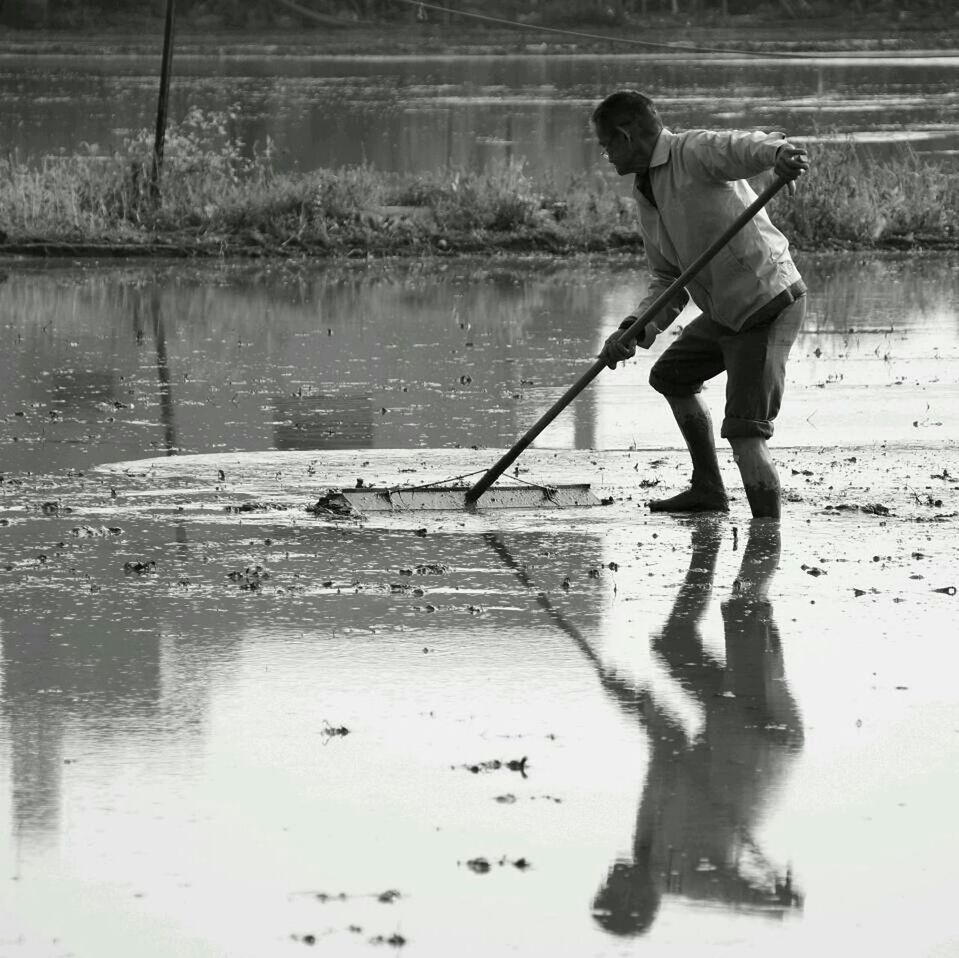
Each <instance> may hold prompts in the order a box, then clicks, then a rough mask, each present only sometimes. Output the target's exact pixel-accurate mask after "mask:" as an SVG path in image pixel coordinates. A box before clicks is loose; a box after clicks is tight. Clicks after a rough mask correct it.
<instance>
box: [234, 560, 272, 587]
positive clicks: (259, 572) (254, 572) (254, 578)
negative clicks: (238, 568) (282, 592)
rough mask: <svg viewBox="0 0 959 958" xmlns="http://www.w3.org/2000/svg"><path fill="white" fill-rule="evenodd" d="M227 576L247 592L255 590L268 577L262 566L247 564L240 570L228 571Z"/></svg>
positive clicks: (268, 574)
mask: <svg viewBox="0 0 959 958" xmlns="http://www.w3.org/2000/svg"><path fill="white" fill-rule="evenodd" d="M227 578H228V579H229V580H230V581H231V582H235V583H236V584H237V585H238V586H239V587H240V588H241V589H244V590H246V591H247V592H256V591H257V590H258V589H260V588H261V587H262V585H263V583H264V582H265V581H266V580H267V579H269V578H270V573H269V572H267V571H266V569H264V568H263V566H260V565H257V566H247V567H246V568H245V569H244V570H243V571H242V572H229V573H227Z"/></svg>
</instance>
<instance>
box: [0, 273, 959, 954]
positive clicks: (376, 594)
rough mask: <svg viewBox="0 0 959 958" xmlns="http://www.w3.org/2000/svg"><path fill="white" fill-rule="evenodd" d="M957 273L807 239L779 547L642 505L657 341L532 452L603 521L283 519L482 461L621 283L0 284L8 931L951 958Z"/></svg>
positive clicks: (423, 279) (98, 937)
mask: <svg viewBox="0 0 959 958" xmlns="http://www.w3.org/2000/svg"><path fill="white" fill-rule="evenodd" d="M957 266H959V264H957V263H956V261H955V260H954V259H952V258H944V257H930V258H918V259H912V260H895V259H891V260H881V261H874V260H869V259H863V258H861V257H850V258H847V259H841V260H837V259H829V260H826V259H822V260H812V259H806V260H804V261H802V269H803V272H804V274H805V276H806V278H807V280H808V281H809V283H810V286H811V290H812V292H811V296H810V307H811V310H810V323H809V328H808V330H807V332H806V333H805V334H804V336H803V338H802V339H801V340H800V342H799V343H798V344H797V347H796V353H795V356H794V361H793V363H792V372H791V379H790V384H789V391H788V393H787V403H786V405H787V409H786V410H784V414H783V416H782V419H781V421H780V438H779V439H778V441H777V443H776V446H775V456H776V458H777V461H778V462H779V464H780V471H781V473H782V476H783V480H784V487H785V490H786V499H787V514H786V518H785V520H784V522H783V524H782V531H781V541H777V538H776V535H775V527H770V526H769V525H768V524H763V523H759V524H752V525H751V524H750V523H749V521H748V519H747V517H746V506H745V503H744V502H743V501H742V497H741V495H740V494H738V492H737V491H736V489H735V479H734V474H735V468H734V466H733V465H732V463H731V461H730V459H729V457H728V454H726V453H724V454H723V456H722V464H723V469H724V471H725V472H726V473H727V475H728V477H729V479H730V484H731V488H732V489H733V491H734V495H735V496H736V498H735V500H734V502H733V507H732V512H731V513H730V515H729V516H728V517H724V518H704V519H698V520H694V521H684V520H676V519H673V518H667V517H652V516H650V515H649V514H648V512H647V511H646V509H645V508H644V507H643V505H642V504H643V502H644V500H645V498H646V497H647V496H649V495H650V494H658V493H659V492H660V491H662V492H664V493H666V494H668V493H669V492H670V491H672V490H674V489H676V488H678V487H679V485H680V484H681V483H682V482H683V481H684V478H685V475H686V464H685V461H684V459H685V457H684V454H683V453H682V452H680V451H679V450H678V449H677V448H676V445H677V437H676V436H674V435H673V434H672V432H671V429H670V427H669V424H668V423H667V422H666V417H665V416H664V411H663V409H662V408H661V404H660V403H658V402H656V400H655V397H652V396H650V395H649V390H648V388H647V387H644V385H643V382H644V378H645V373H646V367H647V366H648V363H649V360H648V359H642V360H640V361H637V362H635V363H632V364H630V365H629V366H628V367H627V368H626V369H625V370H618V371H616V372H615V373H604V374H603V375H602V376H601V377H600V378H599V379H598V380H597V382H596V383H594V384H593V386H592V387H590V389H589V390H588V391H587V392H586V393H584V395H583V396H582V397H580V399H579V400H578V401H577V403H576V404H575V408H574V410H572V411H571V413H570V414H569V415H568V416H565V417H564V418H563V419H561V420H560V421H558V422H557V423H556V424H554V429H555V431H553V430H552V429H551V430H550V431H547V433H545V434H544V436H543V442H542V443H541V444H540V445H539V446H538V447H537V448H535V449H532V450H529V451H528V452H527V453H526V454H524V457H523V458H522V459H521V460H520V464H521V465H522V467H523V469H524V472H523V474H522V476H523V477H524V478H527V479H531V480H534V481H539V482H544V481H548V482H591V483H592V484H593V485H594V488H595V490H596V491H597V493H598V494H600V495H602V496H603V497H608V498H609V499H611V500H612V501H611V504H610V505H608V506H606V507H604V508H594V509H581V510H563V511H560V512H545V511H535V510H534V511H522V512H496V511H484V510H483V509H481V510H480V511H479V512H478V513H476V514H467V513H462V514H460V513H437V514H416V515H408V514H407V515H404V514H397V515H390V514H382V515H375V516H372V517H370V518H369V519H368V520H366V521H357V520H336V521H334V520H331V519H324V518H320V517H315V516H313V515H311V514H309V513H307V512H306V511H305V506H307V505H308V504H310V503H312V502H313V501H314V500H315V499H316V496H317V495H318V493H321V492H323V491H324V490H325V489H326V488H328V487H329V486H351V485H353V484H354V483H355V481H356V479H357V478H363V479H364V481H366V482H368V483H369V482H374V483H377V484H379V483H382V484H391V483H414V482H415V483H418V482H429V481H433V480H435V479H439V478H443V477H448V476H451V475H460V474H472V473H475V472H476V471H477V470H478V469H479V470H482V469H484V468H485V467H487V466H488V465H490V464H491V461H492V458H493V452H494V450H493V449H490V448H485V447H487V446H495V447H499V446H503V445H506V444H509V443H510V442H512V441H513V440H514V439H515V438H516V437H517V436H518V434H519V433H520V432H521V431H522V430H523V429H525V428H526V426H527V425H528V424H529V423H530V422H531V421H532V419H533V418H534V417H535V416H536V415H538V414H539V412H541V411H542V410H543V409H544V408H545V407H546V406H548V404H549V403H550V402H551V401H552V400H553V399H554V398H555V396H557V395H558V394H559V393H560V392H561V391H562V389H564V388H565V386H566V385H568V383H569V381H571V379H573V378H575V376H576V375H577V374H578V372H579V370H580V369H581V368H582V367H583V365H584V364H588V363H589V362H590V361H591V359H590V357H591V355H592V353H593V352H594V351H595V349H596V347H597V344H598V343H600V342H602V340H603V339H604V338H605V335H606V333H607V330H608V329H609V328H611V327H612V326H613V325H615V323H617V322H618V320H619V318H620V317H621V315H622V313H623V312H624V309H626V308H628V306H627V304H629V305H630V306H631V305H632V301H633V298H634V296H635V295H636V294H637V293H638V292H639V287H640V286H641V284H642V278H641V276H637V275H636V272H635V270H633V269H630V268H627V266H626V265H625V264H624V263H618V264H611V263H610V262H609V261H595V262H590V261H580V262H574V263H567V264H563V265H562V266H560V267H557V268H551V269H547V268H545V267H544V264H543V262H542V261H518V262H506V261H504V262H501V263H495V264H491V263H490V262H488V261H486V262H482V263H481V262H475V263H464V262H461V261H456V262H449V263H446V262H443V263H438V264H437V263H432V264H409V263H404V264H400V263H396V264H387V265H381V266H372V267H367V266H365V265H364V266H356V267H342V268H341V267H336V268H328V267H311V268H303V269H299V268H292V267H288V266H282V265H274V266H270V267H265V268H260V267H254V266H250V265H248V264H243V265H225V266H213V267H207V266H199V267H187V266H185V265H184V264H182V263H179V264H175V265H170V266H144V265H142V264H138V265H129V266H116V265H113V266H108V267H89V266H69V265H61V266H59V267H56V268H49V267H45V266H41V265H38V264H35V263H29V264H9V265H8V267H7V279H6V282H5V283H3V284H2V285H0V316H2V317H3V325H2V329H0V334H2V336H3V349H2V351H0V357H2V358H0V364H2V365H0V384H2V385H0V413H2V417H3V418H2V420H0V443H2V448H3V452H4V459H3V470H2V476H0V478H2V483H0V492H2V498H0V541H2V543H3V547H4V548H3V554H2V557H0V863H2V865H3V871H2V874H0V929H2V931H0V955H3V956H7V955H10V956H21V955H29V956H44V958H46V956H54V955H58V956H59V955H63V954H71V955H77V956H80V958H111V956H114V955H115V956H120V955H129V954H137V955H144V956H148V958H149V956H154V955H155V956H157V958H160V956H163V958H166V956H169V955H172V954H176V955H181V954H182V955H196V956H203V958H207V956H230V958H236V956H245V955H250V956H251V958H252V956H258V958H259V956H262V955H264V954H280V953H286V952H287V951H289V952H290V953H292V954H297V953H303V952H304V949H306V948H309V947H310V944H311V943H313V944H314V945H315V946H316V947H325V948H326V949H327V950H328V951H332V952H333V953H334V954H337V955H340V954H353V953H354V952H356V953H360V952H366V953H369V952H370V950H371V949H373V950H374V951H375V948H376V946H377V945H380V946H381V947H382V949H390V948H393V947H400V946H401V942H402V947H403V948H404V951H405V950H409V951H411V952H413V953H417V954H423V955H430V956H434V955H435V956H446V955H450V954H454V953H469V954H472V953H477V954H479V953H485V954H505V953H512V954H517V955H523V956H531V955H540V954H550V955H558V954H577V955H590V956H605V955H624V954H633V953H637V952H640V951H644V952H646V951H648V950H649V949H651V948H652V949H654V950H657V951H662V952H665V951H670V950H671V951H680V952H681V953H682V954H683V955H686V954H713V953H715V952H717V951H720V952H725V953H729V954H735V955H741V954H747V955H748V954H760V953H762V954H768V952H769V950H770V949H776V951H777V953H779V954H795V955H800V954H802V955H807V954H809V952H810V951H811V950H818V951H820V952H822V953H826V954H829V953H832V952H834V951H835V950H836V949H837V944H838V946H839V947H840V948H842V949H843V950H849V951H850V952H856V953H867V954H868V953H872V954H885V953H890V952H891V951H893V950H895V951H896V952H898V953H901V954H910V955H921V956H926V955H929V956H932V955H942V954H951V953H953V952H954V951H955V950H956V949H957V948H959V935H957V932H956V927H955V922H954V921H953V920H952V918H951V915H952V904H951V901H952V885H953V882H952V880H951V879H952V863H953V861H954V860H955V856H956V854H957V853H959V842H957V840H956V837H955V829H954V828H953V827H952V822H953V808H954V805H955V796H956V792H957V776H956V771H955V770H956V768H957V759H959V745H957V743H959V737H957V735H956V732H957V730H959V703H957V700H956V696H955V690H954V683H953V681H952V676H953V675H954V673H955V666H956V652H955V641H954V638H953V635H954V631H955V629H954V623H955V609H956V602H957V601H959V599H957V598H956V596H955V592H954V587H955V586H959V553H957V548H956V522H957V518H956V517H957V514H959V504H957V503H959V486H957V482H956V478H957V474H959V470H957V469H956V468H955V466H954V464H953V459H954V445H955V441H956V438H957V420H956V416H955V410H956V408H957V404H956V390H957V386H959V321H957V319H959V315H957V307H956V303H957V302H959V297H957V295H956V292H957V291H956V284H957V282H959V271H957ZM659 348H661V345H660V344H657V346H656V347H655V349H654V351H655V350H658V349H659ZM709 396H710V401H711V402H713V403H715V402H717V401H718V400H719V399H720V397H721V389H720V388H716V389H713V390H711V392H710V393H709ZM456 444H459V445H460V446H462V447H463V448H459V449H456V448H452V447H453V446H454V445H456ZM473 444H478V445H480V446H482V447H484V448H480V449H477V450H473V449H470V448H468V447H469V446H470V445H473ZM170 452H175V453H177V455H167V453H170ZM144 457H154V458H151V459H145V458H144ZM524 760H525V762H524ZM510 763H513V766H514V767H510ZM474 769H475V770H474ZM904 915H908V916H909V920H908V921H906V920H905V919H904V917H903V916H904Z"/></svg>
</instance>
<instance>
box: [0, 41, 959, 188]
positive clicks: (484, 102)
mask: <svg viewBox="0 0 959 958" xmlns="http://www.w3.org/2000/svg"><path fill="white" fill-rule="evenodd" d="M158 73H159V38H158V41H157V56H156V57H155V58H151V57H148V56H147V57H144V56H142V55H139V54H130V55H126V56H124V55H105V54H104V53H103V51H101V50H97V52H95V53H90V54H89V55H82V54H77V55H73V56H67V55H59V54H57V55H55V54H39V53H18V54H9V53H8V54H4V55H0V96H2V97H3V102H4V110H3V114H2V116H0V142H2V143H3V144H4V149H5V150H7V151H8V152H11V153H13V154H15V155H19V156H21V157H23V156H32V157H44V156H45V157H53V156H56V155H58V154H59V153H62V152H65V153H67V154H73V153H78V152H79V153H83V152H86V151H87V150H88V149H89V145H91V144H93V145H96V147H98V148H99V149H100V150H104V151H107V152H109V151H111V150H114V149H116V148H117V147H118V146H119V145H120V144H121V143H122V141H123V139H124V136H125V135H127V134H129V133H130V131H135V130H140V129H152V128H153V123H154V119H155V111H156V97H157V86H158V79H157V77H158ZM957 77H959V56H956V55H951V54H949V53H922V52H916V53H914V54H910V55H901V54H889V55H879V54H877V55H870V56H858V55H852V56H838V55H822V56H806V57H803V58H797V59H795V60H782V59H775V58H765V59H764V58H762V57H748V58H736V57H730V56H710V55H701V54H692V53H685V52H682V51H679V50H677V51H676V52H675V53H669V54H653V55H622V54H620V55H614V54H603V55H601V56H599V55H596V54H580V55H560V54H551V55H549V56H544V55H535V54H526V55H521V54H515V55H500V56H493V55H488V56H435V55H432V56H393V57H390V56H324V55H309V54H304V53H303V51H302V47H299V48H297V50H296V51H295V52H293V53H289V52H286V53H284V52H283V51H282V49H280V48H277V47H275V46H274V47H271V48H270V49H269V50H262V51H259V52H258V51H257V50H256V49H255V48H249V49H248V50H247V51H246V52H243V53H236V52H234V53H226V52H221V54H220V55H219V56H217V55H211V54H210V53H209V51H204V53H203V54H196V53H191V52H190V50H189V49H186V50H183V51H181V52H179V53H178V54H177V57H176V60H175V65H174V81H173V85H172V90H171V98H172V99H171V112H170V116H171V119H173V120H181V119H183V117H184V116H185V115H186V113H187V111H188V110H189V109H190V108H193V107H199V108H201V109H203V110H208V111H218V112H226V111H229V112H231V114H232V119H231V121H230V123H229V131H228V132H229V135H230V136H231V137H233V138H236V139H239V140H242V142H243V143H245V144H246V145H247V147H250V146H251V145H253V144H259V145H260V146H261V147H262V146H263V145H264V144H265V143H266V140H267V137H269V138H271V139H272V140H273V142H274V144H275V146H276V149H277V153H276V156H275V163H276V165H277V167H278V168H280V169H297V168H298V169H314V168H316V167H320V166H341V165H352V164H359V163H370V164H372V165H373V166H375V167H376V168H378V169H382V170H395V171H399V172H403V173H408V172H423V171H429V170H436V169H443V168H446V167H449V166H453V167H457V168H463V169H471V170H479V169H486V168H488V167H489V165H490V164H495V163H503V162H509V161H513V160H517V161H522V162H523V163H525V164H526V165H527V167H528V169H529V170H530V171H531V172H532V173H534V174H536V175H542V174H544V173H546V172H550V171H551V172H554V173H557V174H560V175H566V174H568V173H573V174H580V173H581V172H582V171H584V170H591V169H593V167H595V165H596V161H597V158H598V155H597V150H596V146H595V142H594V137H593V136H592V131H591V130H590V128H589V114H590V112H591V110H592V108H593V107H594V106H595V105H596V103H597V102H598V101H599V100H600V99H601V98H602V97H603V96H605V95H606V94H607V93H609V92H611V91H612V90H614V89H617V88H620V87H639V88H642V89H643V90H645V91H646V92H647V93H649V94H650V95H652V96H653V97H654V98H656V100H657V102H658V103H659V104H660V107H661V108H662V110H663V114H664V116H665V117H666V119H667V123H668V124H670V125H674V126H675V127H677V128H683V127H685V128H688V127H695V126H707V127H713V126H721V127H731V128H742V127H745V128H752V127H759V128H764V129H776V130H784V131H786V132H788V134H789V135H790V136H793V137H801V138H803V141H804V142H819V141H823V140H829V139H834V138H836V137H837V136H850V135H851V136H854V137H855V138H856V139H858V140H860V141H861V142H863V143H864V144H867V145H868V148H869V149H871V150H878V151H881V150H890V149H893V148H895V147H896V146H897V144H902V143H904V142H905V143H909V144H910V145H912V146H913V147H914V148H915V149H916V150H919V151H923V152H927V153H931V154H934V155H938V156H942V155H946V154H951V153H954V152H955V151H956V150H957V149H959V123H957V121H956V107H957V104H959V94H957V93H956V88H957V82H956V81H957Z"/></svg>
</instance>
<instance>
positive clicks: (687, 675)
mask: <svg viewBox="0 0 959 958" xmlns="http://www.w3.org/2000/svg"><path fill="white" fill-rule="evenodd" d="M721 541H722V529H721V527H720V525H719V524H718V523H715V522H712V521H709V520H706V521H704V520H702V519H698V520H695V521H694V524H693V528H692V542H691V548H692V553H691V555H690V557H689V569H688V570H687V571H686V578H685V579H684V580H683V584H682V586H681V587H680V589H679V592H678V593H677V595H676V600H675V601H674V602H673V607H672V609H671V610H670V613H669V618H668V619H667V620H666V622H665V624H664V625H663V628H662V630H661V631H660V633H659V634H658V635H656V636H655V637H654V639H653V649H654V651H655V652H656V653H657V655H659V656H661V657H662V658H663V660H664V661H665V662H666V664H667V665H668V666H669V670H670V672H671V673H672V675H673V676H674V677H675V678H676V679H678V680H679V682H680V683H681V684H682V686H683V687H684V688H685V689H686V690H687V691H689V692H691V693H692V694H693V695H695V696H697V697H699V696H707V695H709V694H710V693H712V692H714V691H716V690H717V689H718V687H719V684H720V682H721V673H722V669H721V668H720V667H719V665H718V664H717V663H716V662H715V661H714V660H713V659H711V658H710V657H709V656H708V655H707V654H706V653H705V652H704V651H703V645H702V640H701V638H700V635H699V623H700V621H701V620H702V618H703V615H704V614H705V613H706V609H707V608H708V607H709V602H710V598H711V592H712V584H713V576H714V574H715V571H716V561H717V558H718V556H719V545H720V542H721Z"/></svg>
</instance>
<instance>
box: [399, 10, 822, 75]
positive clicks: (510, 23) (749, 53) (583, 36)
mask: <svg viewBox="0 0 959 958" xmlns="http://www.w3.org/2000/svg"><path fill="white" fill-rule="evenodd" d="M393 2H394V3H404V4H406V5H407V6H409V7H417V8H419V9H423V10H436V11H438V12H440V13H449V14H455V15H456V16H458V17H471V18H472V19H473V20H483V21H484V22H486V23H498V24H500V25H501V26H505V27H516V28H518V29H520V30H534V31H537V32H539V33H555V34H559V35H561V36H565V37H577V38H578V39H580V40H602V41H603V42H604V43H625V44H629V45H632V46H638V47H649V48H651V49H658V50H669V52H670V53H680V52H682V53H685V52H689V53H721V54H724V55H726V56H741V57H763V58H768V57H774V58H776V59H784V60H806V59H809V57H808V56H807V55H806V54H802V53H778V52H773V51H762V52H761V51H757V50H723V49H720V48H719V47H698V46H686V45H683V46H681V47H680V46H676V45H675V44H673V43H656V42H654V41H652V40H636V39H635V38H633V37H611V36H608V35H605V34H601V33H584V32H582V31H579V30H564V29H563V28H562V27H544V26H542V25H540V24H536V23H522V22H521V21H519V20H509V19H507V18H505V17H493V16H490V15H489V14H485V13H472V12H470V11H467V10H455V9H453V8H452V7H441V6H439V4H436V3H427V2H425V0H393Z"/></svg>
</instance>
